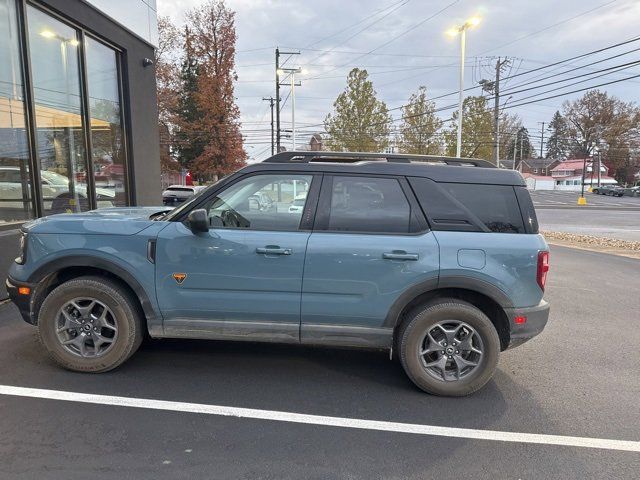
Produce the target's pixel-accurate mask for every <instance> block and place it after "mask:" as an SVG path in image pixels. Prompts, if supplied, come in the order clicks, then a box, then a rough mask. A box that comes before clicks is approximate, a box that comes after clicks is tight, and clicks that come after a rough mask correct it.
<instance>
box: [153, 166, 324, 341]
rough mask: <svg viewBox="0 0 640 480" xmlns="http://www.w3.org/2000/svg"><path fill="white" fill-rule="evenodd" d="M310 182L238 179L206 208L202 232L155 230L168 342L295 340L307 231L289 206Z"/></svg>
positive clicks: (294, 177)
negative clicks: (207, 226)
mask: <svg viewBox="0 0 640 480" xmlns="http://www.w3.org/2000/svg"><path fill="white" fill-rule="evenodd" d="M312 179H313V176H312V175H299V174H288V173H278V174H256V175H250V176H247V177H242V178H241V179H239V180H238V181H236V182H235V183H233V184H231V185H229V186H227V187H226V188H225V189H224V190H223V191H222V192H218V193H217V194H215V195H214V196H212V198H210V199H209V200H208V201H207V202H206V204H205V206H204V208H205V209H206V210H207V212H208V217H209V224H210V229H209V231H208V232H206V233H197V234H194V233H192V232H191V230H189V228H188V227H187V225H185V224H183V223H180V222H174V223H172V224H171V225H169V226H168V227H166V228H164V229H163V230H162V231H161V233H160V235H159V236H158V241H157V248H156V291H157V295H158V303H159V305H160V309H161V312H162V316H163V319H164V332H165V335H166V336H176V337H181V336H184V337H198V338H232V339H247V340H252V339H255V340H261V339H262V340H264V339H269V340H278V341H298V340H299V326H300V299H301V289H302V270H303V265H304V257H305V250H306V246H307V240H308V238H309V235H310V232H309V231H308V230H303V229H302V228H301V219H302V217H303V213H304V212H303V210H301V209H298V208H296V207H295V206H294V199H296V198H297V199H299V198H302V197H304V196H305V195H306V194H307V192H309V191H310V188H311V183H312ZM314 208H315V206H314ZM305 211H306V210H305Z"/></svg>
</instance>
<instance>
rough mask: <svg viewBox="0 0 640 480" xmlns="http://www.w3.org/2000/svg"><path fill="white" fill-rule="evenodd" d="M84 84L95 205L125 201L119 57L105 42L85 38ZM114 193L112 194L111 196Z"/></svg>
mask: <svg viewBox="0 0 640 480" xmlns="http://www.w3.org/2000/svg"><path fill="white" fill-rule="evenodd" d="M85 51H86V55H87V87H88V91H89V114H90V119H89V126H90V129H91V150H92V158H93V175H94V183H95V185H96V197H97V201H98V206H101V205H102V204H103V203H107V202H109V201H111V202H113V203H114V204H115V205H117V206H119V207H120V206H125V205H126V204H127V195H126V190H125V185H126V176H125V148H124V135H123V131H122V121H121V118H122V116H121V107H120V84H119V76H118V57H117V55H116V52H115V51H114V50H113V49H111V48H109V47H107V46H106V45H104V44H102V43H100V42H98V41H97V40H94V39H93V38H90V37H86V39H85ZM114 194H115V195H114Z"/></svg>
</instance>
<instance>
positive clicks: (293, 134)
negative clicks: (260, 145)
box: [276, 67, 307, 151]
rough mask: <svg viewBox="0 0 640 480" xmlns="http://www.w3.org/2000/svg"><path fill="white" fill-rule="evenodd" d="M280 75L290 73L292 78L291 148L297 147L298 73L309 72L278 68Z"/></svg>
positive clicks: (277, 71)
mask: <svg viewBox="0 0 640 480" xmlns="http://www.w3.org/2000/svg"><path fill="white" fill-rule="evenodd" d="M276 73H277V74H278V76H282V75H284V74H286V73H288V74H289V79H290V80H291V150H293V151H295V149H296V73H302V74H305V73H307V72H306V70H303V69H302V68H300V67H298V68H279V69H278V70H276Z"/></svg>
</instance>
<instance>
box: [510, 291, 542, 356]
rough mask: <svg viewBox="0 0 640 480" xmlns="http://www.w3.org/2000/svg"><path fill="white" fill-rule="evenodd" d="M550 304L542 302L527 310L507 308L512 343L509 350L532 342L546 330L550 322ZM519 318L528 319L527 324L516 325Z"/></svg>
mask: <svg viewBox="0 0 640 480" xmlns="http://www.w3.org/2000/svg"><path fill="white" fill-rule="evenodd" d="M549 309H550V307H549V304H548V303H547V302H546V301H544V300H541V301H540V303H539V304H538V305H536V306H534V307H526V308H505V309H504V310H505V313H506V314H507V317H508V318H509V329H510V333H511V335H510V341H509V346H508V347H507V348H513V347H517V346H519V345H522V344H523V343H524V342H526V341H527V340H531V339H532V338H533V337H535V336H536V335H538V334H539V333H540V332H542V330H544V327H545V325H546V324H547V321H548V320H549ZM517 317H526V319H527V321H526V322H525V323H520V324H519V323H516V322H515V319H516V318H517Z"/></svg>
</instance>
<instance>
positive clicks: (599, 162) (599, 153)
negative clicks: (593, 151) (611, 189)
mask: <svg viewBox="0 0 640 480" xmlns="http://www.w3.org/2000/svg"><path fill="white" fill-rule="evenodd" d="M601 165H602V151H600V149H598V186H600V168H601Z"/></svg>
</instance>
